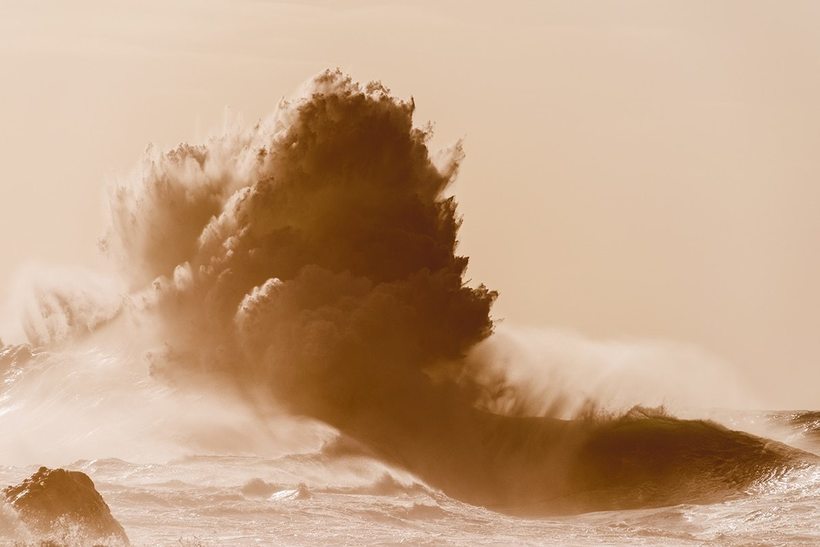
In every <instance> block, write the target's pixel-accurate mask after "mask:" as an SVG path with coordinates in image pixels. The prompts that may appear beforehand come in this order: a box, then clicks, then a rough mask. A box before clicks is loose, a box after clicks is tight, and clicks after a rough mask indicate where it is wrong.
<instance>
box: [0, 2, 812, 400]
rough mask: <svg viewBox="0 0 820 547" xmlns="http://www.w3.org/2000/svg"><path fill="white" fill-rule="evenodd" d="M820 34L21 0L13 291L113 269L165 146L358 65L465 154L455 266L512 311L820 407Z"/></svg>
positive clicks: (545, 7)
mask: <svg viewBox="0 0 820 547" xmlns="http://www.w3.org/2000/svg"><path fill="white" fill-rule="evenodd" d="M343 5H346V6H347V7H342V6H343ZM818 25H820V4H818V3H816V2H798V1H792V2H759V1H748V0H744V1H737V2H716V1H713V0H709V1H704V2H697V1H693V0H685V1H683V0H681V1H677V2H663V1H658V0H650V1H637V0H634V1H620V2H612V1H610V2H607V1H596V2H584V1H578V0H571V1H565V2H547V1H534V2H497V3H494V4H491V3H480V2H413V3H410V2H408V3H399V2H347V3H343V2H320V1H314V2H302V3H299V2H263V1H258V2H252V1H247V2H237V1H228V0H223V1H196V2H193V1H192V2H166V1H163V2H139V3H124V2H123V3H120V2H111V1H100V2H89V1H85V2H81V1H76V2H53V3H52V2H30V1H15V0H4V1H3V3H2V4H0V66H1V67H2V72H3V77H2V84H0V120H2V123H0V165H2V174H1V175H0V177H2V178H0V207H1V208H0V249H1V250H2V252H0V288H2V290H3V292H6V293H8V292H10V291H9V287H10V284H11V280H12V278H13V275H14V271H15V270H16V269H17V268H18V267H20V265H21V264H24V263H26V262H30V261H36V262H38V263H44V264H77V265H88V266H96V265H99V264H100V263H101V262H102V259H101V258H100V257H99V256H98V252H97V249H96V241H97V239H98V237H99V236H100V235H101V233H102V231H103V225H104V222H103V217H102V198H103V186H104V184H105V183H106V181H111V180H113V179H114V178H116V177H117V176H120V175H125V174H126V173H127V172H128V171H129V170H130V169H131V168H132V167H133V166H134V165H135V163H136V161H137V160H138V159H139V157H140V155H141V153H142V151H143V150H144V149H145V147H146V145H147V144H148V143H149V142H153V143H155V144H157V145H159V146H161V147H169V146H174V145H176V144H177V143H178V142H180V141H196V140H201V139H203V138H204V137H205V136H207V134H208V133H209V132H210V131H211V130H214V129H218V128H219V127H220V125H221V123H222V120H223V119H224V117H225V115H226V107H229V109H230V115H231V116H233V115H237V114H239V115H241V116H242V118H243V119H244V120H246V121H248V122H253V121H255V120H256V119H257V118H259V117H260V116H262V115H264V114H266V113H267V112H269V111H271V110H272V109H273V108H274V107H275V105H276V103H277V102H278V101H279V99H280V98H281V97H282V96H283V95H288V94H290V93H292V92H293V91H294V90H295V89H296V87H297V86H298V85H299V84H300V83H301V82H302V81H304V80H305V79H307V78H308V77H310V76H311V75H313V74H314V73H316V72H318V71H320V70H322V69H324V68H327V67H336V66H339V67H341V68H342V69H344V70H346V71H348V72H350V73H351V75H352V76H353V77H355V78H357V79H360V80H371V79H380V80H382V81H383V82H384V83H385V84H386V85H388V86H389V87H390V88H391V89H392V90H393V91H394V92H395V93H396V94H398V95H400V96H405V97H407V96H410V95H413V96H414V97H415V99H416V104H417V106H418V109H417V122H418V123H420V124H421V123H424V122H425V121H427V120H432V121H434V122H435V124H436V128H437V132H436V133H437V136H436V139H435V144H436V145H446V144H448V143H450V142H452V141H453V140H455V139H457V138H459V137H462V136H463V137H465V146H466V152H467V159H466V161H465V162H464V165H463V169H462V172H461V177H460V180H459V182H458V183H457V184H456V186H455V189H454V190H455V193H456V194H457V195H458V198H459V201H460V204H461V212H462V213H463V214H464V216H465V223H464V226H463V229H462V232H461V247H460V248H461V251H462V252H463V253H465V254H467V255H469V256H470V257H471V268H470V274H471V276H472V278H473V280H474V281H476V282H478V281H481V282H485V283H486V284H487V285H489V286H490V287H491V288H494V289H498V290H499V291H500V293H501V298H500V300H499V301H498V303H497V305H496V308H495V315H496V316H497V317H503V318H506V320H507V321H508V322H510V323H516V324H529V325H543V326H560V327H566V328H571V329H576V330H578V331H580V332H582V333H585V334H586V335H589V336H592V337H596V338H597V337H601V338H609V337H617V338H623V337H626V338H661V339H667V340H674V341H678V342H683V343H688V344H692V345H695V346H698V347H700V348H703V349H704V350H706V351H708V352H711V353H713V354H715V355H717V356H719V357H721V358H723V359H724V360H726V361H728V362H729V363H731V364H732V365H733V366H735V367H737V368H738V369H740V370H742V371H743V374H744V376H745V377H746V378H747V379H748V380H749V382H751V383H752V385H753V386H755V387H756V388H757V389H758V391H759V392H761V393H762V395H763V401H765V403H766V404H768V405H770V406H779V407H815V408H817V407H820V389H818V385H820V333H818V330H820V329H819V327H820V283H818V281H820V155H818V153H817V150H818V146H820V107H818V103H817V101H818V97H820V32H817V28H819V27H818ZM0 334H1V332H0Z"/></svg>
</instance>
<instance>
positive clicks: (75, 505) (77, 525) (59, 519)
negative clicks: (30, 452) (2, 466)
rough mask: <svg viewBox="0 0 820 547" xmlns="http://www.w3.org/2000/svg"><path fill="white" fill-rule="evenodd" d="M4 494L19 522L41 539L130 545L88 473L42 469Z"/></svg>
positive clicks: (4, 491) (5, 490) (10, 487)
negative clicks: (15, 512)
mask: <svg viewBox="0 0 820 547" xmlns="http://www.w3.org/2000/svg"><path fill="white" fill-rule="evenodd" d="M3 495H4V497H5V498H6V501H7V502H8V503H9V504H10V505H11V506H12V507H14V509H15V510H16V511H17V513H18V515H19V517H20V520H21V521H23V522H24V523H25V525H26V526H27V527H28V529H29V530H30V531H31V532H33V533H34V534H36V535H38V536H40V537H43V538H46V539H48V540H54V539H56V540H58V541H59V540H60V539H61V538H66V537H71V538H72V539H73V540H74V541H77V540H79V542H81V543H83V544H85V543H105V544H109V545H111V544H113V545H128V544H129V542H128V537H127V536H126V534H125V530H123V528H122V526H121V525H120V523H119V522H117V520H116V519H115V518H114V517H113V516H112V515H111V510H110V509H109V508H108V505H107V504H106V503H105V501H104V500H103V498H102V496H101V495H100V493H99V492H97V490H96V488H94V483H93V482H92V481H91V479H90V478H89V477H88V475H86V474H85V473H81V472H79V471H67V470H65V469H48V468H46V467H41V468H40V469H39V470H38V471H37V472H36V473H35V474H34V475H32V476H31V477H29V478H27V479H25V480H24V481H23V482H22V483H20V484H18V485H17V486H9V487H7V488H5V489H4V490H3ZM74 541H72V543H73V542H74Z"/></svg>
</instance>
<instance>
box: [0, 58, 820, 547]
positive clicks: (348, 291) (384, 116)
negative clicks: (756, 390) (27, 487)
mask: <svg viewBox="0 0 820 547" xmlns="http://www.w3.org/2000/svg"><path fill="white" fill-rule="evenodd" d="M414 109H415V103H414V101H413V100H409V101H406V100H401V99H398V98H396V97H393V96H392V95H391V94H390V92H389V90H388V89H387V88H385V87H384V86H383V85H381V84H380V83H369V84H366V85H361V84H358V83H356V82H354V81H353V80H352V79H351V78H349V77H347V76H345V75H344V74H342V73H341V72H339V71H327V72H324V73H322V74H320V75H318V76H317V77H315V78H314V79H313V80H311V81H310V82H309V83H308V84H306V86H305V88H304V89H303V90H302V92H301V93H300V94H297V96H296V97H295V98H293V99H292V100H289V101H283V102H282V103H280V105H279V107H278V108H277V109H276V110H275V111H274V113H273V114H272V115H271V116H270V117H269V118H267V119H265V120H262V121H260V123H258V124H256V125H255V126H253V127H252V128H249V129H241V128H232V129H230V130H226V132H225V134H223V135H221V136H218V137H214V138H212V139H211V140H210V141H208V142H207V143H206V144H202V145H188V144H181V145H179V146H178V147H176V148H174V149H172V150H169V151H165V152H160V151H157V150H154V149H150V148H149V150H148V151H147V152H146V157H145V158H144V160H143V162H142V163H141V165H140V166H139V167H138V168H137V169H136V170H135V171H134V173H132V175H131V176H129V177H126V178H125V179H123V180H121V181H119V182H118V183H117V184H116V185H114V186H113V187H112V188H111V190H110V193H109V198H110V199H109V226H108V231H107V233H106V235H105V236H104V237H103V239H102V241H101V247H102V248H103V250H104V251H105V252H106V253H107V255H108V256H109V257H110V258H111V262H112V264H113V265H115V271H114V272H109V273H108V274H101V273H97V274H90V273H82V272H79V273H73V274H71V275H64V274H54V273H49V274H38V275H36V276H34V275H27V276H26V279H25V280H26V281H27V282H28V283H29V284H30V285H31V286H30V287H29V289H28V290H23V289H22V288H21V289H20V290H19V291H15V293H16V294H17V296H18V297H19V299H20V301H21V305H20V308H21V315H22V319H23V321H22V324H23V331H24V333H25V338H26V339H27V340H28V342H27V343H21V344H17V345H10V346H0V372H1V373H2V379H3V384H2V388H0V464H2V465H4V466H5V467H3V468H2V473H0V482H5V483H8V484H12V483H17V482H19V481H20V480H21V479H23V478H24V477H26V476H28V475H30V474H31V473H32V471H34V470H36V469H37V468H38V467H39V466H40V465H45V466H51V467H55V466H63V467H67V468H69V469H74V470H79V471H83V472H85V473H86V474H88V475H89V476H90V477H91V478H92V479H93V480H94V481H95V483H96V485H97V488H98V489H99V491H100V492H101V493H102V494H103V496H104V498H105V499H106V500H107V502H108V504H109V505H110V507H111V510H112V512H113V514H114V516H115V517H116V518H117V519H119V521H120V522H121V524H122V525H123V526H124V528H125V530H126V532H127V534H128V535H129V536H130V538H131V540H132V542H133V543H135V544H137V545H156V544H180V543H182V544H200V543H202V544H214V545H226V544H243V543H247V544H255V543H262V544H285V545H298V544H317V543H350V544H395V543H411V544H425V543H426V544H446V543H455V544H465V545H474V544H481V543H492V544H526V543H533V544H542V543H560V544H573V543H578V544H582V543H590V542H600V543H619V542H628V543H636V542H644V543H647V544H652V545H655V544H659V543H671V544H678V545H679V544H685V543H695V544H697V543H704V542H718V543H721V544H730V543H739V544H746V543H749V542H755V543H758V542H760V541H767V542H774V543H790V544H795V543H816V542H818V541H820V535H818V530H817V527H816V524H815V521H816V517H817V514H818V513H817V504H818V501H820V486H819V485H820V473H818V463H817V461H818V458H817V455H816V454H817V450H818V438H817V436H818V419H819V418H820V416H819V415H818V414H817V413H811V412H795V413H774V412H770V413H748V412H732V411H705V410H698V409H703V408H708V407H709V406H710V405H708V404H707V405H704V404H703V402H704V401H707V402H711V405H712V406H714V404H721V405H722V406H730V407H731V406H732V401H733V397H732V396H731V393H732V392H733V391H734V387H735V386H736V383H735V382H733V381H732V380H731V378H729V379H727V378H725V377H723V376H722V374H720V373H719V369H720V366H719V365H716V364H715V363H711V362H709V360H708V359H703V356H702V355H701V354H699V353H697V352H694V353H693V352H681V351H680V349H679V348H677V349H676V348H675V347H672V346H669V345H664V344H661V345H657V344H655V345H651V344H650V345H648V346H647V345H641V344H638V345H629V344H626V343H615V344H603V345H600V344H599V345H595V344H592V345H591V344H589V343H587V342H584V341H583V340H582V339H580V338H578V337H569V338H567V337H566V336H563V335H562V336H558V337H557V338H556V337H555V336H553V335H550V334H549V333H544V332H540V331H539V332H534V333H532V332H527V333H524V332H522V331H516V330H515V329H506V330H505V329H498V328H497V326H498V325H497V323H496V321H495V320H494V318H493V317H492V315H491V308H492V305H493V303H494V301H495V299H496V297H497V296H498V293H497V292H495V291H494V290H490V289H489V288H487V287H485V286H484V285H480V284H479V285H477V286H474V285H471V283H470V280H469V279H468V278H467V276H466V271H467V264H468V259H467V257H463V256H460V255H459V254H458V253H457V245H458V229H459V227H460V225H461V217H460V216H459V215H458V214H457V204H456V201H455V198H454V197H453V196H448V195H446V190H447V188H448V187H449V185H450V184H451V182H452V181H453V180H454V179H455V177H456V175H457V173H458V168H459V164H460V162H461V161H462V160H463V157H464V154H463V151H462V148H461V145H460V144H458V143H457V144H456V145H454V146H452V147H451V148H449V149H447V150H444V151H442V152H440V153H431V151H430V150H429V149H428V142H429V140H430V136H431V129H430V128H429V126H428V127H424V128H418V127H416V126H415V125H414V120H413V113H414ZM510 267H515V265H514V264H511V265H510ZM499 331H501V332H499ZM534 339H535V340H537V341H538V343H534V342H533V340H534ZM636 387H640V388H641V389H635V388H636ZM676 393H677V394H678V395H681V396H682V398H681V399H680V400H678V401H677V404H676V405H674V408H672V410H673V411H674V412H676V414H675V415H671V414H669V413H667V412H666V411H664V410H662V409H658V408H655V409H653V408H651V405H653V404H656V403H657V402H659V401H660V402H672V401H673V400H674V395H675V394H676ZM693 395H695V396H696V397H694V398H693ZM697 396H702V397H703V400H701V401H700V403H699V404H698V403H697V401H696V399H697ZM625 403H626V405H625ZM637 404H642V405H647V406H643V407H640V406H634V407H633V405H637ZM630 408H631V409H630ZM684 416H685V418H686V419H684ZM706 418H708V419H706ZM0 532H1V533H2V536H0V538H2V540H4V541H6V542H11V543H13V542H22V543H37V542H38V541H39V540H41V539H42V538H38V537H37V536H36V535H34V534H32V532H31V531H30V530H28V529H27V528H26V526H25V525H24V524H23V522H21V521H20V520H19V519H18V516H17V514H16V513H15V512H14V510H13V509H12V508H11V507H8V506H3V507H2V509H0ZM66 533H67V534H68V535H67V536H64V537H61V538H58V539H61V540H63V541H64V542H67V543H69V544H71V543H83V540H82V538H80V537H74V536H71V535H70V534H69V533H68V532H66Z"/></svg>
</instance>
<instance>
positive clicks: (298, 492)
mask: <svg viewBox="0 0 820 547" xmlns="http://www.w3.org/2000/svg"><path fill="white" fill-rule="evenodd" d="M311 497H312V494H311V493H310V490H309V489H308V487H307V486H305V483H302V482H300V483H299V486H297V487H296V488H290V489H286V490H279V491H278V492H274V493H273V494H271V495H270V497H269V498H268V500H270V501H295V500H307V499H310V498H311Z"/></svg>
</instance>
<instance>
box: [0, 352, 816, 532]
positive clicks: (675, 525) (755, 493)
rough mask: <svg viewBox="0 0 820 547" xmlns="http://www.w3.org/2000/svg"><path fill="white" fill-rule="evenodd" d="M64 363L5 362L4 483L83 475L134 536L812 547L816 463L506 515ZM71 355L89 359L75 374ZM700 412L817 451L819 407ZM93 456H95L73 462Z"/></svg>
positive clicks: (323, 434) (6, 519) (317, 433)
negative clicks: (724, 483)
mask: <svg viewBox="0 0 820 547" xmlns="http://www.w3.org/2000/svg"><path fill="white" fill-rule="evenodd" d="M73 357H74V358H69V357H67V356H66V355H65V354H64V355H61V356H60V357H59V358H56V357H55V356H54V355H52V356H40V357H37V356H35V357H34V358H27V362H28V363H29V365H28V369H21V368H17V367H16V366H9V367H8V368H7V369H6V370H5V372H4V374H5V377H4V378H5V382H4V388H3V389H4V391H3V397H2V398H0V425H1V426H2V428H1V429H2V436H3V440H2V443H3V444H2V448H3V456H4V457H5V458H6V461H4V462H2V463H3V465H2V466H0V485H3V486H5V485H10V484H15V483H18V482H19V481H21V480H22V479H24V478H25V477H27V476H29V475H31V474H32V473H33V472H34V471H36V469H37V468H38V466H39V465H41V464H47V465H49V466H55V467H56V466H61V467H65V468H67V469H73V470H78V471H82V472H84V473H86V474H88V475H89V476H90V477H91V478H92V479H93V481H94V482H95V484H96V487H97V489H98V490H99V491H100V493H101V494H102V495H103V497H104V498H105V500H106V501H107V503H108V504H109V506H110V508H111V510H112V513H113V514H114V516H115V517H116V518H117V519H118V520H119V521H120V523H121V524H122V525H123V527H124V528H125V530H126V532H127V533H128V535H129V537H130V539H131V542H132V543H133V544H134V545H317V544H347V545H364V544H367V545H397V544H407V545H543V544H560V545H587V544H606V545H613V544H631V545H634V544H643V545H706V544H720V545H749V544H754V545H817V544H820V519H818V516H820V466H817V465H814V464H806V465H804V466H797V467H795V468H791V469H787V470H783V472H780V473H773V474H770V475H769V476H765V477H762V478H761V479H760V480H759V481H756V482H754V483H753V484H751V485H750V486H749V487H747V488H745V490H744V491H743V492H741V493H740V494H738V495H737V496H735V497H733V498H732V499H726V500H722V501H721V502H719V503H714V504H707V505H692V504H685V505H676V506H671V507H660V508H647V509H638V510H619V511H604V512H594V513H586V514H580V515H571V516H555V517H538V518H522V517H513V516H508V515H504V514H501V513H498V512H495V511H492V510H490V509H487V508H483V507H476V506H472V505H469V504H466V503H462V502H460V501H458V500H456V499H453V498H451V497H448V496H447V495H445V494H443V493H442V492H441V491H439V490H437V489H435V488H432V487H430V486H428V485H426V484H424V483H423V482H422V481H421V480H419V479H418V478H416V477H414V476H413V475H411V474H409V473H407V472H406V471H403V470H401V469H397V468H394V467H390V466H388V465H386V464H384V463H382V462H380V461H379V460H377V459H375V458H374V457H372V456H371V455H369V454H368V453H367V451H366V450H363V449H362V448H361V447H360V446H358V445H356V444H355V443H352V442H347V441H345V440H344V439H340V438H339V437H338V435H337V434H336V433H335V432H334V431H332V430H330V429H329V428H327V427H326V426H322V425H321V424H316V423H312V422H307V421H293V422H291V421H287V420H285V421H282V422H277V423H276V425H274V426H272V427H273V429H269V430H268V431H267V433H266V437H267V440H266V441H265V443H263V442H262V441H260V440H259V439H256V440H251V435H249V434H247V431H246V430H247V429H248V427H249V426H246V425H243V423H253V422H254V419H253V418H252V417H250V416H249V415H245V414H242V411H240V410H238V407H237V408H234V407H232V406H231V405H230V404H229V403H227V402H225V403H224V404H222V406H219V405H218V404H216V403H215V401H214V400H207V401H204V400H200V399H197V398H196V397H192V398H189V399H185V398H184V397H183V398H182V402H180V403H177V402H174V403H173V405H177V404H178V406H172V403H171V402H170V401H177V400H178V399H179V398H180V395H179V394H178V393H173V392H172V391H171V390H169V389H168V388H165V387H162V386H160V385H154V384H152V383H150V382H148V381H147V380H144V379H143V380H139V379H138V377H134V378H130V379H129V377H128V376H127V375H125V377H123V369H122V368H121V367H120V366H115V365H114V363H113V361H112V360H111V359H105V358H104V356H103V355H100V354H95V353H94V351H92V350H82V352H81V353H80V354H79V355H74V356H73ZM77 357H80V358H82V359H77ZM80 360H81V361H82V362H84V363H93V365H88V366H86V367H83V368H79V369H78V368H77V367H76V363H77V362H78V361H80ZM7 365H8V363H7ZM38 367H39V368H38ZM58 378H59V379H60V381H57V379H58ZM92 380H93V381H92ZM206 409H210V410H206ZM214 409H215V410H214ZM207 412H211V413H210V414H208V413H207ZM706 414H708V415H705V416H704V415H702V416H699V417H702V418H709V419H713V420H715V421H718V422H720V423H722V424H724V425H726V426H727V427H729V428H732V429H738V430H745V431H749V432H752V433H755V434H760V435H765V436H767V437H768V438H774V439H777V440H778V441H780V442H784V443H787V444H790V445H791V446H794V447H797V448H800V449H802V450H805V451H807V452H811V453H814V454H818V453H820V412H809V411H794V412H780V411H778V412H775V411H754V412H752V411H730V410H713V411H709V412H706ZM105 416H108V417H109V418H110V419H105ZM129 417H130V418H129ZM84 420H85V421H84ZM243 420H244V422H243ZM112 421H113V425H111V423H112ZM92 424H96V425H95V426H92ZM196 424H198V425H196ZM237 424H238V425H237ZM197 428H199V430H200V431H199V432H198V433H197V432H194V433H191V431H195V430H197ZM117 431H119V434H117ZM157 431H162V432H165V433H166V434H167V436H166V437H165V438H163V439H162V442H159V441H158V440H157V439H158V438H159V437H158V435H156V432H157ZM186 432H187V433H186ZM257 434H259V433H258V432H257V433H255V434H254V435H257ZM198 437H201V438H199V439H198ZM294 438H298V441H294ZM202 439H217V440H211V441H210V444H208V442H205V441H204V440H202ZM218 441H224V442H222V443H221V444H220V442H218ZM94 451H97V452H99V453H100V456H105V457H100V458H88V457H83V458H74V456H76V455H78V454H84V453H89V452H94ZM254 452H256V453H264V454H265V455H264V456H258V455H252V453H254ZM112 453H116V454H118V457H108V456H110V455H111V454H112ZM128 454H132V455H133V457H132V458H128V457H125V456H126V455H128ZM27 459H28V461H26V460H27ZM37 539H38V538H36V537H33V536H31V535H30V534H28V533H27V532H26V530H25V529H24V527H23V526H22V525H21V524H20V523H19V522H18V521H17V520H16V519H15V517H14V515H13V513H12V512H11V511H10V509H9V508H8V507H5V508H3V509H2V511H0V543H2V544H8V545H12V544H15V542H23V543H25V542H31V543H36V541H37ZM80 543H81V542H80Z"/></svg>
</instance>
